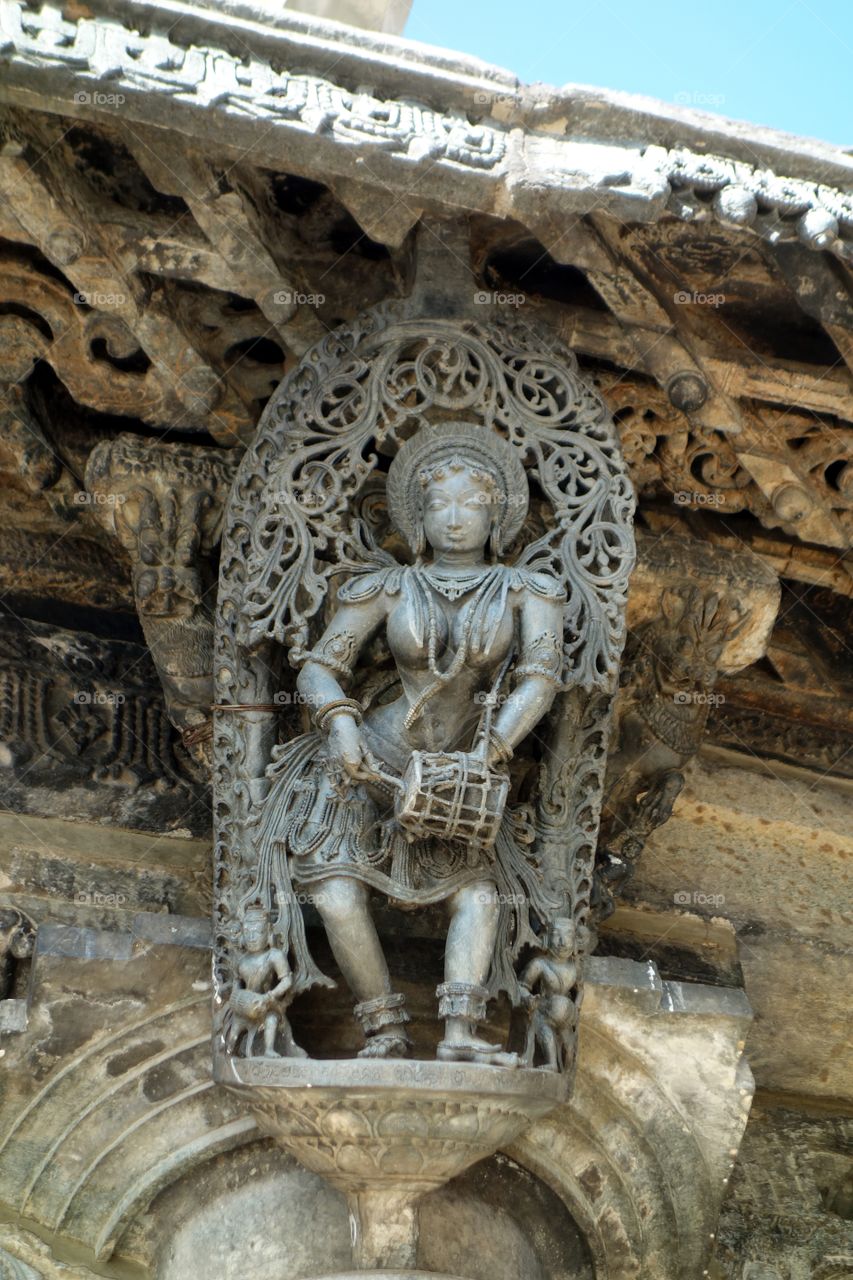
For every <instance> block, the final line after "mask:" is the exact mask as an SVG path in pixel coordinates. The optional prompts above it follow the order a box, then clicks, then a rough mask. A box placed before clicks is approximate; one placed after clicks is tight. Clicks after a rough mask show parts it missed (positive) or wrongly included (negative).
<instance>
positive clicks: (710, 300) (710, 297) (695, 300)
mask: <svg viewBox="0 0 853 1280" xmlns="http://www.w3.org/2000/svg"><path fill="white" fill-rule="evenodd" d="M672 300H673V302H674V303H675V305H676V306H677V307H686V306H692V307H722V306H724V305H725V301H726V295H725V294H724V293H701V292H700V291H698V290H696V289H694V290H693V291H692V292H691V291H690V290H689V289H679V290H678V292H677V293H674V294H673V295H672Z"/></svg>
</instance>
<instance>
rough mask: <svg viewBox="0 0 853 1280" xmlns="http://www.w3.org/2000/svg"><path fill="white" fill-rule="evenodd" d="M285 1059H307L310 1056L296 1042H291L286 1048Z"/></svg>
mask: <svg viewBox="0 0 853 1280" xmlns="http://www.w3.org/2000/svg"><path fill="white" fill-rule="evenodd" d="M284 1056H285V1058H307V1057H308V1056H309V1055H308V1053H307V1052H306V1051H305V1049H303V1048H302V1046H301V1045H298V1044H297V1043H296V1041H295V1040H289V1041H288V1042H287V1044H286V1045H285V1046H284Z"/></svg>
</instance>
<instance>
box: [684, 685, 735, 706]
mask: <svg viewBox="0 0 853 1280" xmlns="http://www.w3.org/2000/svg"><path fill="white" fill-rule="evenodd" d="M672 700H673V702H675V703H677V704H678V705H679V706H682V707H683V706H686V705H687V704H688V703H695V704H696V705H697V706H700V707H721V706H722V705H723V703H724V702H725V700H726V699H725V696H724V695H723V694H722V693H711V692H710V690H705V689H679V691H678V693H674V694H673V695H672Z"/></svg>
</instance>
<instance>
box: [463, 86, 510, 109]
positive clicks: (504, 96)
mask: <svg viewBox="0 0 853 1280" xmlns="http://www.w3.org/2000/svg"><path fill="white" fill-rule="evenodd" d="M517 102H518V98H517V96H516V95H515V94H514V93H492V92H490V91H489V90H488V89H478V90H477V92H476V93H475V94H474V103H475V105H476V106H478V107H488V109H489V110H490V111H494V110H495V108H498V107H514V106H515V105H516V103H517Z"/></svg>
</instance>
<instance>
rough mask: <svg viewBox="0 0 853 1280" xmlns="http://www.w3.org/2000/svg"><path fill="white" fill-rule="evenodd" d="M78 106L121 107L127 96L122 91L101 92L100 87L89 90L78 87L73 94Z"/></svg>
mask: <svg viewBox="0 0 853 1280" xmlns="http://www.w3.org/2000/svg"><path fill="white" fill-rule="evenodd" d="M74 101H75V102H76V104H77V106H78V107H123V106H124V104H125V103H126V102H127V98H126V97H125V96H124V94H123V93H103V92H102V91H101V90H100V89H93V90H92V91H91V92H89V91H88V90H86V89H80V90H78V92H77V93H75V95H74Z"/></svg>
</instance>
